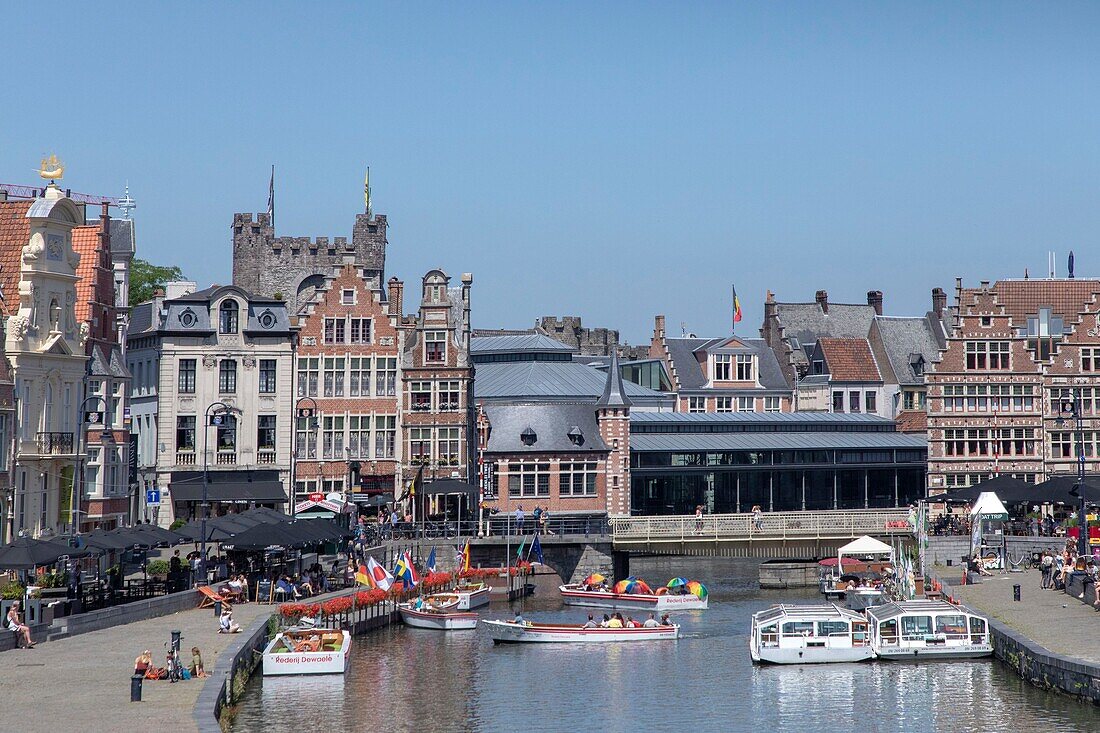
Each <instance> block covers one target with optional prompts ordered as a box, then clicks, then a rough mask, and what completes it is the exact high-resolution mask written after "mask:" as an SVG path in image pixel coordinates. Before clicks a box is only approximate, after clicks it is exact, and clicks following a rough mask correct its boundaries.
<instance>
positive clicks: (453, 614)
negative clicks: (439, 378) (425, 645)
mask: <svg viewBox="0 0 1100 733" xmlns="http://www.w3.org/2000/svg"><path fill="white" fill-rule="evenodd" d="M459 603H460V600H459V598H458V596H457V595H454V594H450V593H437V594H436V595H432V596H428V597H427V598H425V599H424V600H423V602H422V603H421V604H420V605H419V606H417V605H416V603H415V601H410V602H408V603H400V604H398V606H397V610H398V611H400V612H401V620H402V621H404V622H405V625H406V626H412V627H415V628H418V629H436V630H438V631H458V630H462V629H476V628H477V614H476V613H470V612H468V611H460V610H459V608H460V606H459Z"/></svg>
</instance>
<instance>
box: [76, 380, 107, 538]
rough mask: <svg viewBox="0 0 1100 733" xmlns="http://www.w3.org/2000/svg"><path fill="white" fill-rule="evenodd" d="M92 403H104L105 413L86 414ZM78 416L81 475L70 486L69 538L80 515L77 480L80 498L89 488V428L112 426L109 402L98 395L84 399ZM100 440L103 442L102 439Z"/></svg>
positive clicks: (78, 464)
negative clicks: (86, 477)
mask: <svg viewBox="0 0 1100 733" xmlns="http://www.w3.org/2000/svg"><path fill="white" fill-rule="evenodd" d="M92 401H98V402H100V403H102V404H103V412H100V413H96V412H94V411H92V412H85V411H84V408H85V406H86V405H87V404H88V403H89V402H92ZM78 414H79V415H80V433H79V434H78V435H77V447H76V456H77V459H76V460H77V469H76V471H77V473H78V474H80V475H79V476H73V480H72V483H71V484H70V485H69V536H70V537H73V536H75V535H76V515H77V514H79V513H80V512H79V510H78V509H77V508H76V497H77V496H78V494H77V493H76V482H77V480H79V481H80V494H79V496H80V497H81V498H83V497H84V492H85V491H86V490H87V488H88V487H87V486H85V484H84V459H85V455H84V452H85V451H86V450H87V448H88V426H89V425H94V424H96V423H97V422H98V423H102V424H103V429H104V430H107V429H108V428H110V426H111V425H110V422H109V419H110V416H109V415H108V414H107V400H105V399H103V398H102V397H99V396H96V395H92V396H91V397H86V398H85V399H84V401H83V402H81V403H80V410H79V413H78ZM100 440H101V441H102V438H101V439H100Z"/></svg>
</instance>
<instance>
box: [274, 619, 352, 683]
mask: <svg viewBox="0 0 1100 733" xmlns="http://www.w3.org/2000/svg"><path fill="white" fill-rule="evenodd" d="M350 649H351V634H349V633H348V632H347V631H344V630H342V629H322V628H305V627H294V628H290V629H287V630H286V631H282V632H280V633H278V634H276V635H275V638H274V639H272V640H271V642H270V643H269V644H268V645H267V647H265V648H264V653H263V665H264V675H266V676H271V675H281V674H343V673H344V672H346V671H347V669H348V659H349V654H348V652H349V651H350Z"/></svg>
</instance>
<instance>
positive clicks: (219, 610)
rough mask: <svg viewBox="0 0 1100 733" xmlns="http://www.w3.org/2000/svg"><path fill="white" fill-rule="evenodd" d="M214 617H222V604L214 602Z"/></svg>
mask: <svg viewBox="0 0 1100 733" xmlns="http://www.w3.org/2000/svg"><path fill="white" fill-rule="evenodd" d="M214 615H215V616H219V617H220V616H221V615H222V602H221V601H214Z"/></svg>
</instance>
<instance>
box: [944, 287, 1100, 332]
mask: <svg viewBox="0 0 1100 733" xmlns="http://www.w3.org/2000/svg"><path fill="white" fill-rule="evenodd" d="M990 290H991V291H992V292H993V293H995V294H996V296H997V303H998V304H1000V305H1003V306H1004V309H1005V312H1006V313H1008V314H1009V315H1010V316H1012V318H1013V321H1014V322H1015V321H1020V320H1021V319H1023V318H1025V317H1027V316H1033V315H1035V314H1037V313H1038V312H1039V308H1040V307H1050V308H1051V309H1052V310H1053V312H1054V315H1056V316H1061V317H1062V318H1063V320H1065V321H1066V322H1067V323H1071V322H1073V321H1076V320H1077V315H1078V314H1079V313H1081V312H1082V311H1085V310H1088V308H1087V307H1086V306H1087V304H1089V303H1091V302H1092V297H1093V295H1094V294H1096V295H1100V280H1080V279H1075V280H1069V279H1067V278H1059V279H1054V280H1050V279H1041V280H999V281H997V282H995V283H993V285H992V286H991V287H990ZM981 292H982V291H981V288H965V289H963V291H962V293H961V298H962V300H961V306H962V309H963V310H964V311H965V310H966V308H967V306H968V305H970V303H971V302H973V299H974V296H976V295H978V294H979V293H981Z"/></svg>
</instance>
